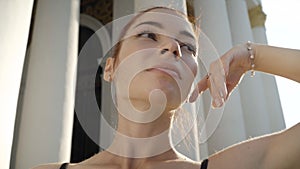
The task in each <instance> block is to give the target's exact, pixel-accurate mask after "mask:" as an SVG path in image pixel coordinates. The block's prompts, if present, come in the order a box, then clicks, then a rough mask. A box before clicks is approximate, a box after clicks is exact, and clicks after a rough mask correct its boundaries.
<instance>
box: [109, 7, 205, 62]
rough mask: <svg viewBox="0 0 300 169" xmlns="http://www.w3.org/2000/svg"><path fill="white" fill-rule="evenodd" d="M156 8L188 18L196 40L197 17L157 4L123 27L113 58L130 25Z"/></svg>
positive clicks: (112, 51) (112, 53)
mask: <svg viewBox="0 0 300 169" xmlns="http://www.w3.org/2000/svg"><path fill="white" fill-rule="evenodd" d="M156 9H165V10H170V11H173V12H175V13H177V14H178V15H180V16H182V17H184V18H186V19H187V20H188V21H189V22H190V23H191V25H192V28H193V31H194V34H195V38H196V40H197V39H198V34H199V32H200V29H199V27H198V26H197V25H196V20H195V17H193V16H188V15H186V14H185V13H183V12H181V11H179V10H176V9H172V8H168V7H162V6H157V7H153V8H149V9H146V10H144V11H141V12H139V13H138V14H137V15H135V16H134V17H133V18H132V19H131V20H130V21H129V22H128V23H127V24H126V25H125V27H124V28H123V29H122V31H121V33H120V36H119V40H118V41H117V43H116V45H115V46H114V47H113V48H112V49H111V54H110V57H112V58H117V56H118V55H119V52H120V49H121V46H122V43H123V41H124V37H125V35H126V33H127V31H128V29H129V28H130V26H131V25H132V24H133V23H134V22H135V21H136V19H137V18H139V17H140V16H142V15H143V14H145V13H147V12H150V11H152V10H156ZM116 60H117V59H115V62H116Z"/></svg>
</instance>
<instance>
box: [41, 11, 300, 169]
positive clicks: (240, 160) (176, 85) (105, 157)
mask: <svg viewBox="0 0 300 169" xmlns="http://www.w3.org/2000/svg"><path fill="white" fill-rule="evenodd" d="M197 45H198V44H197V31H196V29H195V27H194V26H193V25H192V24H191V23H190V22H189V20H188V18H187V17H186V16H185V15H183V14H181V13H179V12H177V11H175V10H173V9H168V8H161V7H157V8H152V9H149V10H147V11H144V12H142V13H140V14H138V15H137V16H135V17H134V18H133V19H132V20H131V21H130V22H129V23H128V24H127V26H126V27H125V28H124V31H123V33H121V40H120V42H119V43H118V44H117V45H116V47H115V51H114V53H113V55H112V56H111V57H109V58H108V59H107V61H106V66H105V70H104V79H105V80H106V81H108V82H111V83H112V84H113V87H114V88H115V89H114V91H115V92H114V93H113V96H115V100H114V101H115V104H116V107H117V109H118V112H119V119H118V128H117V134H116V136H115V138H114V141H113V143H112V144H111V146H110V147H108V148H107V149H106V150H105V151H103V152H100V153H98V154H96V155H94V156H93V157H91V158H90V159H87V160H85V161H83V162H81V163H77V164H48V165H42V166H38V167H36V168H35V169H59V168H61V169H66V168H67V169H79V168H80V169H96V168H97V169H98V168H101V169H102V168H103V169H114V168H122V169H139V168H143V169H144V168H146V169H158V168H163V169H183V168H186V169H200V168H201V169H206V168H209V169H222V168H223V169H241V168H243V169H253V168H255V169H258V168H261V169H272V168H290V169H292V168H295V169H296V168H299V166H300V160H299V159H300V144H299V141H298V140H299V138H300V125H296V126H294V127H293V128H291V129H289V130H286V131H284V132H281V133H276V134H273V135H269V136H265V137H261V138H258V139H252V140H249V141H246V142H243V143H240V144H238V145H235V146H232V147H230V148H228V149H226V150H224V151H222V152H219V153H217V154H215V155H212V156H211V157H209V159H207V160H204V161H202V162H195V161H192V160H189V159H187V158H185V157H184V156H182V155H180V154H179V153H178V152H176V151H175V150H174V149H172V145H171V144H170V142H169V137H168V134H166V133H168V131H169V128H170V124H171V120H172V116H173V114H174V111H176V109H178V108H179V107H181V106H182V104H184V103H185V102H193V101H195V100H196V98H197V96H198V93H199V92H201V91H204V90H206V89H208V88H210V91H211V95H212V97H213V100H214V101H213V105H214V106H215V107H218V106H221V105H222V104H223V103H224V101H225V100H226V99H227V98H228V96H229V93H230V92H231V91H232V90H233V89H234V87H235V86H236V85H237V84H238V82H239V80H240V78H241V77H242V75H243V74H244V73H245V72H246V71H248V70H251V69H255V70H258V71H263V72H267V73H273V74H277V75H282V76H284V77H287V78H290V79H293V80H296V81H298V82H300V69H299V67H298V66H297V65H296V64H297V63H300V52H299V51H295V50H287V49H280V48H274V47H268V46H262V45H257V44H250V43H249V44H245V45H241V46H238V47H235V48H233V49H232V50H230V51H229V52H228V53H226V54H225V55H224V56H222V57H221V61H222V65H221V66H220V64H211V67H210V70H209V72H210V73H209V75H208V76H207V77H205V78H203V79H202V80H201V81H200V82H199V83H198V86H197V89H198V90H195V92H194V93H193V94H192V96H191V97H188V96H189V92H190V90H191V87H192V82H193V80H194V78H195V76H196V75H197V73H199V72H197V66H198V63H197V57H196V55H197V48H198V46H197ZM283 55H284V61H282V60H283ZM250 56H251V57H250ZM252 56H253V57H252ZM217 62H219V61H216V63H217ZM224 72H225V73H224ZM211 86H214V87H213V88H212V87H211Z"/></svg>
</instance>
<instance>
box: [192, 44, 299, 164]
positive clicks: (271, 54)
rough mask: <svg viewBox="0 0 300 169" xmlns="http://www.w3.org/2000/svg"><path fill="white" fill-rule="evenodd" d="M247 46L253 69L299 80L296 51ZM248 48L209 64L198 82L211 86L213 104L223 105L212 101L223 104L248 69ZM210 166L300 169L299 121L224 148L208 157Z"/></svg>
mask: <svg viewBox="0 0 300 169" xmlns="http://www.w3.org/2000/svg"><path fill="white" fill-rule="evenodd" d="M250 46H251V48H252V50H253V54H254V64H255V66H254V70H255V71H261V72H265V73H270V74H274V75H279V76H283V77H286V78H289V79H291V80H294V81H297V82H300V51H299V50H294V49H286V48H279V47H272V46H267V45H260V44H251V45H250ZM247 47H248V45H247V44H244V45H239V46H236V47H234V48H232V49H231V50H229V51H228V52H226V53H225V54H224V55H223V56H221V58H220V60H217V61H215V62H213V63H212V64H211V66H210V69H209V72H210V76H209V78H203V79H202V80H201V81H200V82H199V83H198V89H199V91H200V92H201V91H204V90H206V89H207V88H209V89H210V92H211V95H212V97H213V100H214V102H213V104H214V106H221V105H222V104H221V105H220V104H216V103H217V102H218V101H217V102H215V100H218V99H219V100H222V103H223V102H224V101H225V100H226V99H227V98H228V96H229V95H230V93H231V92H232V90H233V89H234V88H235V87H236V86H237V85H238V83H239V82H240V80H241V78H242V77H243V75H244V74H245V72H247V71H249V70H251V64H252V62H251V59H250V51H248V49H247ZM220 70H222V71H220ZM192 96H193V95H192ZM194 96H195V95H194ZM196 96H197V95H196ZM194 99H195V98H192V99H190V100H192V101H193V100H194ZM299 113H300V112H299ZM209 168H210V169H214V168H232V169H240V168H243V169H253V168H255V169H285V168H286V169H299V168H300V124H297V125H295V126H294V127H292V128H290V129H288V130H285V131H282V132H279V133H275V134H271V135H267V136H263V137H259V138H255V139H251V140H248V141H245V142H243V143H240V144H237V145H234V146H232V147H230V148H228V149H225V150H224V151H221V152H219V153H217V154H215V155H213V156H212V157H210V164H209Z"/></svg>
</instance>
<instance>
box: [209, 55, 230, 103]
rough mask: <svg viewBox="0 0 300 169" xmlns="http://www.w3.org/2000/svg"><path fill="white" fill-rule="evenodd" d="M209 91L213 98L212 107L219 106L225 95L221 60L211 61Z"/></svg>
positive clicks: (224, 78)
mask: <svg viewBox="0 0 300 169" xmlns="http://www.w3.org/2000/svg"><path fill="white" fill-rule="evenodd" d="M210 72H212V73H211V76H210V85H211V86H210V92H211V96H212V98H213V101H212V105H213V107H221V106H222V105H223V103H224V101H225V98H226V95H227V88H226V81H225V80H226V77H225V72H224V67H223V64H222V62H220V61H219V60H217V61H215V62H213V63H212V64H211V66H210Z"/></svg>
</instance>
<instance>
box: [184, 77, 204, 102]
mask: <svg viewBox="0 0 300 169" xmlns="http://www.w3.org/2000/svg"><path fill="white" fill-rule="evenodd" d="M208 83H209V82H208V75H206V76H205V77H204V78H203V79H201V80H200V81H199V82H198V84H197V87H196V88H195V89H194V91H193V92H192V94H191V96H190V98H189V102H190V103H192V102H194V101H196V99H197V97H198V96H199V94H200V93H202V92H203V91H205V90H206V89H207V88H208Z"/></svg>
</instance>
